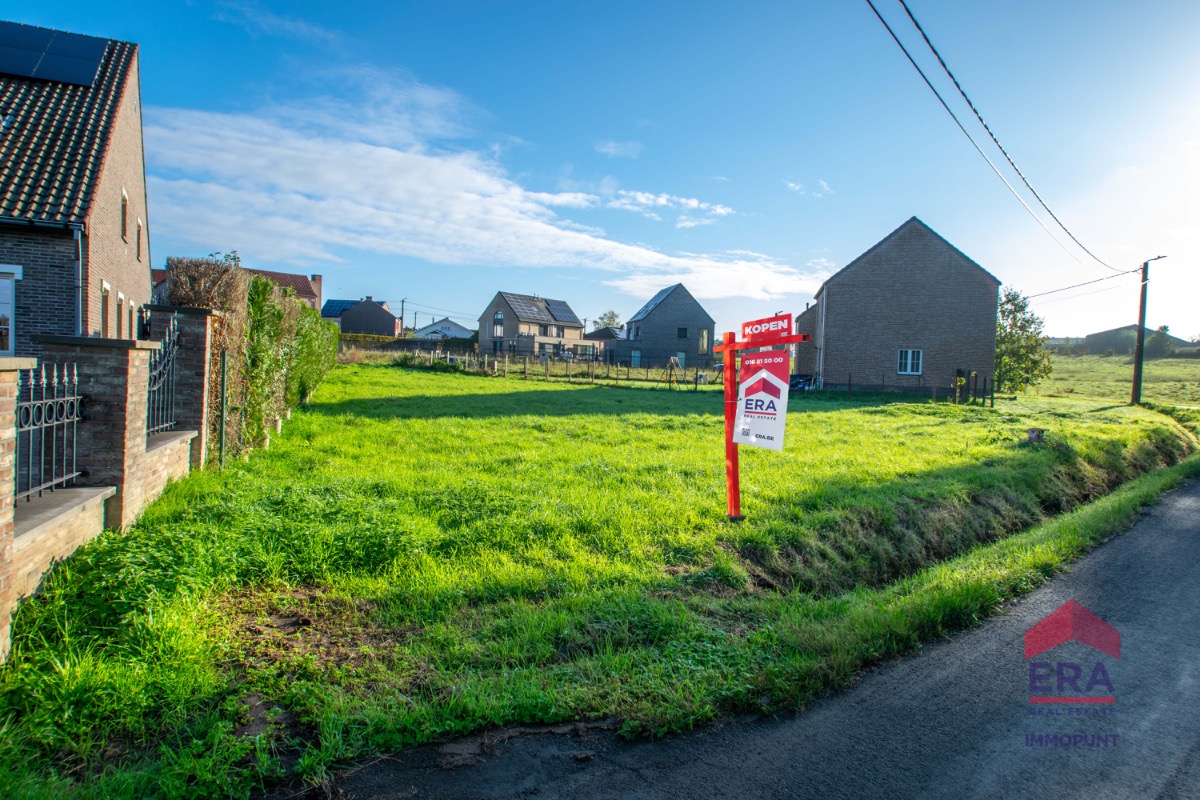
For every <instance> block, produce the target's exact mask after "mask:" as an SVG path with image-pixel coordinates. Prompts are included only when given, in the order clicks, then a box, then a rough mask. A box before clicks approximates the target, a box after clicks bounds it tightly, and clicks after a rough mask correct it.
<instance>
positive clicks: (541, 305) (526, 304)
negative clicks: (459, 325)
mask: <svg viewBox="0 0 1200 800" xmlns="http://www.w3.org/2000/svg"><path fill="white" fill-rule="evenodd" d="M479 352H481V353H493V354H499V353H508V354H510V355H517V356H541V355H546V356H557V355H562V354H563V353H566V352H570V353H571V354H572V355H578V356H584V355H589V354H590V353H591V347H590V343H587V342H585V341H584V339H583V321H582V320H580V319H579V317H578V316H577V315H576V314H575V312H574V311H572V310H571V307H570V306H569V305H567V303H566V302H565V301H563V300H551V299H550V298H546V297H537V296H536V295H528V294H515V293H513V292H497V293H496V296H495V297H493V298H492V302H490V303H488V305H487V308H485V309H484V310H483V313H482V314H480V315H479Z"/></svg>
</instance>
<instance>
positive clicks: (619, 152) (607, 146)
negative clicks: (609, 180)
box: [596, 139, 642, 158]
mask: <svg viewBox="0 0 1200 800" xmlns="http://www.w3.org/2000/svg"><path fill="white" fill-rule="evenodd" d="M596 152H597V153H600V154H601V155H606V156H608V157H609V158H637V157H638V156H640V155H641V154H642V143H641V142H629V141H626V142H618V141H616V140H614V139H605V140H604V141H602V142H597V143H596Z"/></svg>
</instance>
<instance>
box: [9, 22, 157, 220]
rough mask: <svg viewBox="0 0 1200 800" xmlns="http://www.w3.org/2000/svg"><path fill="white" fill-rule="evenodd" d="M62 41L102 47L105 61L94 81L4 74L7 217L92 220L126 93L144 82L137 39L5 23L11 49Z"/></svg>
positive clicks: (101, 61)
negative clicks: (137, 68)
mask: <svg viewBox="0 0 1200 800" xmlns="http://www.w3.org/2000/svg"><path fill="white" fill-rule="evenodd" d="M57 39H62V40H63V41H70V42H73V43H74V44H75V45H77V46H82V47H83V48H84V49H85V50H86V49H88V48H92V49H93V51H94V52H96V53H102V55H99V56H97V57H96V60H97V61H98V63H99V66H98V68H97V69H96V72H95V77H94V78H92V81H91V84H90V85H83V84H81V83H71V82H65V81H58V80H42V79H39V78H36V77H34V78H29V77H18V76H15V75H12V74H0V219H9V220H20V221H29V222H43V223H52V224H59V225H64V226H65V225H82V224H83V223H84V220H85V218H86V217H87V213H88V209H89V207H90V206H91V200H92V194H93V192H94V191H95V189H96V184H97V182H98V181H99V179H100V171H101V169H102V168H103V166H104V155H105V151H106V149H107V143H108V139H109V135H110V133H111V132H112V128H113V125H114V123H115V122H116V118H117V111H118V109H119V108H120V104H121V97H122V96H123V93H124V91H125V88H126V86H127V85H128V84H129V83H130V82H131V81H134V82H136V81H137V75H136V73H134V72H133V71H132V65H133V61H134V58H135V56H136V54H137V45H136V44H132V43H130V42H119V41H116V40H112V39H98V38H96V37H93V36H80V35H78V34H65V33H62V32H60V31H52V30H49V29H47V28H37V27H34V26H32V25H20V24H17V23H11V22H7V23H0V45H3V46H4V47H6V48H7V49H9V50H13V51H19V50H24V49H25V44H26V42H28V41H39V42H42V45H41V46H42V47H43V50H42V51H37V52H35V51H33V50H28V51H27V52H29V53H30V54H32V55H33V56H34V57H38V56H40V55H42V54H43V53H46V54H47V55H50V54H53V50H50V51H45V50H44V48H45V47H46V46H47V43H51V42H54V41H55V40H57ZM51 46H52V45H51ZM43 60H44V59H43ZM35 74H36V73H35Z"/></svg>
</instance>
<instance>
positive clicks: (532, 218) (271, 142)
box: [145, 79, 819, 299]
mask: <svg viewBox="0 0 1200 800" xmlns="http://www.w3.org/2000/svg"><path fill="white" fill-rule="evenodd" d="M360 92H361V93H360V94H359V95H358V97H355V96H354V93H353V92H351V93H349V94H348V96H345V97H340V98H336V99H335V98H321V97H318V98H313V99H312V100H311V101H308V102H305V103H303V104H300V103H295V104H290V105H280V106H274V107H271V108H267V109H264V110H262V111H261V112H258V113H254V114H234V113H228V112H219V111H198V110H191V109H168V108H149V109H147V113H146V121H145V137H146V153H147V160H148V173H149V178H148V180H149V184H150V186H149V188H150V194H151V196H152V202H153V204H154V219H153V223H154V226H155V232H156V234H158V235H159V237H166V238H168V239H170V240H171V241H172V242H173V243H174V244H176V246H179V245H184V246H194V247H195V248H196V250H197V251H198V252H210V251H213V250H230V249H237V250H238V251H239V252H241V254H242V255H243V256H244V257H246V258H247V259H251V260H257V261H259V262H260V263H261V262H277V263H282V264H295V265H309V264H313V263H318V262H334V263H336V262H339V261H342V260H344V259H348V258H350V257H351V256H350V255H349V254H348V253H347V250H348V249H350V248H354V249H357V250H361V251H367V252H371V253H376V254H384V255H400V256H408V257H413V258H417V259H422V260H425V261H428V262H430V263H433V264H444V265H485V266H497V267H506V266H517V267H554V268H559V269H563V268H568V269H569V268H582V269H596V270H603V271H605V272H608V273H609V274H610V275H612V276H613V277H612V280H611V281H610V282H611V283H612V285H614V286H617V287H619V288H621V289H622V290H624V291H631V292H634V293H639V294H644V291H643V289H644V287H646V286H649V285H656V286H658V287H659V288H661V286H662V285H664V283H663V282H664V281H667V282H672V281H678V280H686V281H687V282H688V287H689V289H692V291H693V292H695V293H696V294H697V295H698V296H701V297H737V296H741V297H754V298H762V299H765V298H768V297H773V296H775V295H777V294H781V293H792V292H799V291H804V290H805V289H808V288H810V287H814V288H815V285H816V283H819V276H814V275H813V274H811V272H807V271H806V272H802V271H800V270H797V269H795V268H793V267H790V266H788V265H787V264H784V263H781V262H779V261H777V260H775V259H772V258H770V257H767V256H762V255H758V254H752V253H720V254H668V253H663V252H659V251H658V250H656V249H654V248H653V247H650V246H646V245H638V244H629V243H623V242H619V241H615V240H613V239H611V238H607V237H606V236H605V234H604V232H603V231H602V230H600V229H598V228H595V227H592V226H589V225H586V224H581V223H580V222H578V221H575V220H571V219H566V218H563V217H562V216H560V214H562V213H563V212H568V211H571V210H584V209H604V208H616V209H623V210H634V211H637V212H638V213H644V214H656V213H657V212H661V213H663V214H670V215H671V216H673V217H676V219H677V222H676V225H677V226H678V227H681V228H682V227H689V226H691V225H693V224H709V223H710V222H711V221H714V220H717V219H720V218H722V217H724V216H727V215H730V214H733V213H734V211H733V209H732V208H729V207H727V206H723V205H720V204H716V203H709V202H705V201H701V200H698V199H696V198H688V197H680V196H677V195H670V194H663V193H652V192H634V191H627V190H620V189H616V188H615V184H613V183H609V182H604V183H605V186H604V188H605V189H611V192H610V193H609V194H607V196H605V195H602V194H596V193H594V192H589V191H582V190H574V191H559V192H542V191H531V190H528V189H526V188H524V187H523V186H521V185H520V184H519V183H517V182H516V181H515V180H513V179H512V178H511V177H509V175H508V174H507V172H506V170H505V169H504V168H503V166H502V165H501V164H500V163H499V162H498V161H496V160H495V156H493V155H491V154H490V152H489V151H488V149H487V148H486V147H483V148H481V149H479V150H471V149H460V150H447V149H441V148H438V147H437V146H435V142H436V140H437V139H438V137H452V136H459V135H463V131H464V128H463V126H462V125H461V123H460V122H459V121H458V117H459V116H460V113H461V106H462V104H461V103H460V101H459V100H458V98H457V96H456V95H454V93H452V92H449V91H448V90H439V89H431V88H430V87H425V86H422V85H420V84H417V83H415V82H412V81H408V82H405V81H403V80H395V79H393V80H391V81H386V82H380V83H379V84H377V86H376V87H375V88H370V89H361V90H360ZM363 97H369V98H370V102H369V103H363V102H360V101H361V99H362V98H363ZM364 106H370V107H369V108H364ZM302 110H308V111H309V112H310V113H301V112H302ZM656 210H657V212H656ZM814 281H815V282H816V283H814Z"/></svg>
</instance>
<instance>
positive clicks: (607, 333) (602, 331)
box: [583, 328, 625, 341]
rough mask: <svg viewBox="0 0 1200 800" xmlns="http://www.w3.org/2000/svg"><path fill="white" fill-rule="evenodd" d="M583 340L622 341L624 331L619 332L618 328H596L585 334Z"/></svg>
mask: <svg viewBox="0 0 1200 800" xmlns="http://www.w3.org/2000/svg"><path fill="white" fill-rule="evenodd" d="M583 338H585V339H591V340H592V341H605V340H612V339H624V338H625V331H623V330H621V329H620V328H597V329H596V330H594V331H592V332H591V333H585V334H584V335H583Z"/></svg>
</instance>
